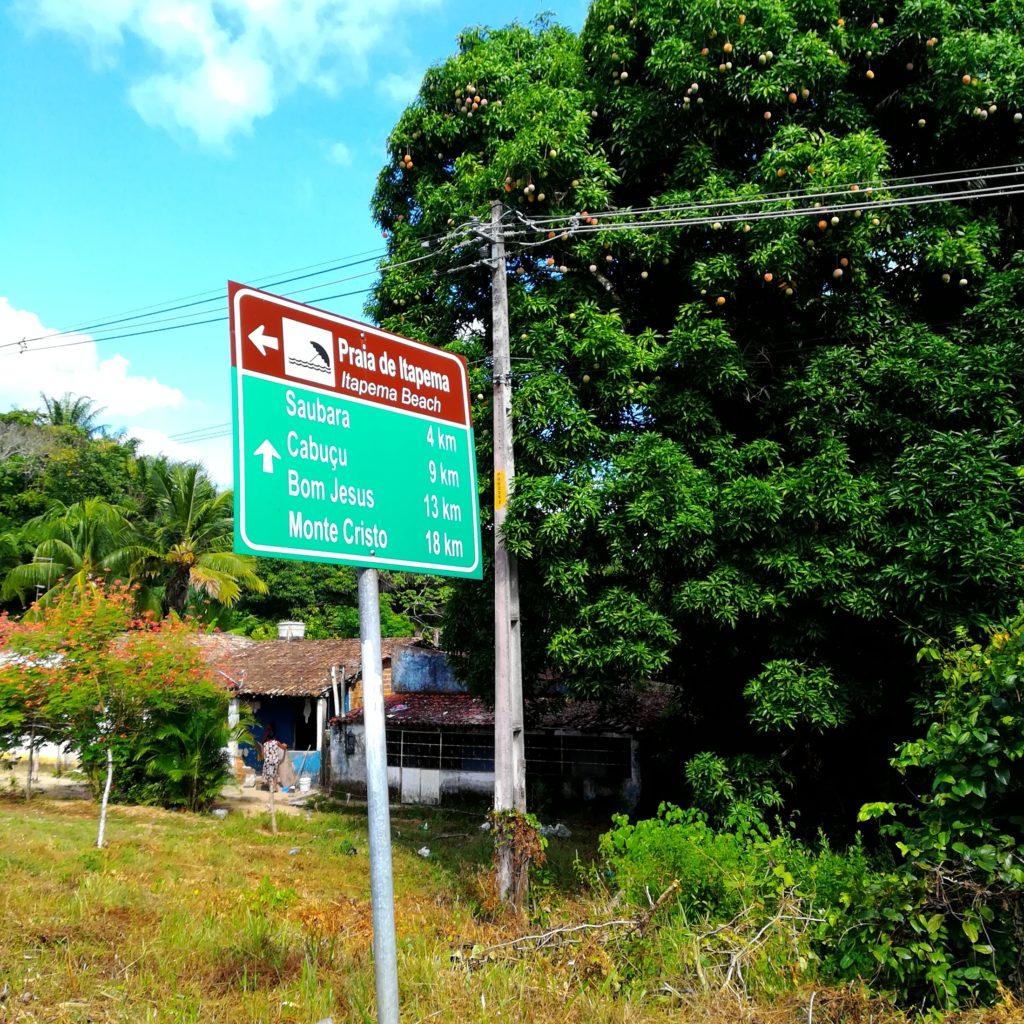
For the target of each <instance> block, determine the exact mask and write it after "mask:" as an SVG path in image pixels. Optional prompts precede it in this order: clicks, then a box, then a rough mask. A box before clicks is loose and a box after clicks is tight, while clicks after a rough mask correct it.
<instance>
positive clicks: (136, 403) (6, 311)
mask: <svg viewBox="0 0 1024 1024" xmlns="http://www.w3.org/2000/svg"><path fill="white" fill-rule="evenodd" d="M55 333H56V332H55V331H54V330H53V328H48V327H45V326H44V325H43V323H42V321H41V320H40V319H39V317H38V316H36V314H35V313H31V312H29V311H28V310H20V309H15V308H14V307H13V306H12V305H11V304H10V302H9V301H8V300H7V299H6V298H3V297H2V296H0V338H4V339H8V338H9V339H20V338H27V339H41V340H37V341H29V342H28V343H27V346H26V347H27V351H25V352H20V351H19V349H18V348H17V347H13V348H6V349H0V408H2V409H11V408H15V409H38V408H40V407H41V406H42V402H41V400H40V398H39V393H40V391H43V392H45V393H46V394H47V395H52V396H57V397H59V396H61V395H63V394H64V393H65V392H66V391H70V392H73V393H74V394H76V395H84V396H87V397H88V398H91V399H92V400H93V401H94V402H95V403H96V405H97V406H98V407H100V408H103V409H105V410H106V412H105V413H104V414H103V415H102V416H101V417H100V422H103V423H111V424H112V425H113V424H114V421H115V420H120V421H123V419H124V418H125V417H129V416H138V415H140V414H141V413H143V412H148V411H151V410H155V409H175V408H178V407H180V406H181V405H182V404H183V403H184V401H185V396H184V395H183V394H182V392H181V391H179V390H178V389H177V388H172V387H168V385H166V384H162V383H161V382H160V381H158V380H156V379H155V378H153V377H141V376H137V375H134V374H132V373H131V372H130V367H131V364H130V363H129V361H128V360H127V359H126V358H125V357H124V356H122V355H115V356H111V357H110V358H109V359H100V357H99V353H98V351H97V349H96V343H95V342H94V341H93V340H92V339H91V338H89V336H88V335H82V334H69V335H62V336H60V337H55V338H50V339H48V340H47V339H46V338H45V336H46V335H50V334H55ZM69 342H70V343H75V344H68V343H69ZM52 345H62V346H65V347H62V348H57V349H53V348H50V349H48V350H47V347H48V346H52Z"/></svg>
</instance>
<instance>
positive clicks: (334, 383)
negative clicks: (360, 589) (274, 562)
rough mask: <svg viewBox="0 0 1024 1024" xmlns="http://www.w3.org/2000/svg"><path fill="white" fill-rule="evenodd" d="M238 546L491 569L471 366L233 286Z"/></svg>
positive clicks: (470, 572) (476, 571)
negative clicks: (483, 539) (484, 543)
mask: <svg viewBox="0 0 1024 1024" xmlns="http://www.w3.org/2000/svg"><path fill="white" fill-rule="evenodd" d="M229 296H230V303H231V328H232V368H231V375H232V407H233V423H234V465H235V550H236V551H238V552H244V553H248V554H255V555H264V556H270V557H275V558H296V559H305V560H309V561H318V562H341V563H345V564H348V565H360V566H367V567H374V568H379V569H399V570H407V571H411V572H430V573H438V574H441V575H445V576H464V577H470V578H475V579H479V578H480V577H481V576H482V574H483V572H482V563H481V557H480V510H479V498H478V492H477V481H476V456H475V450H474V446H473V429H472V424H471V420H470V416H469V394H468V381H467V378H466V370H465V363H464V362H463V360H462V359H460V358H459V357H457V356H455V355H453V354H452V353H448V352H444V351H442V350H439V349H434V348H431V347H430V346H426V345H421V344H419V343H418V342H413V341H409V340H408V339H404V338H399V337H397V336H395V335H391V334H388V333H386V332H383V331H379V330H377V329H375V328H372V327H369V326H367V325H365V324H359V323H355V322H353V321H350V320H346V319H344V318H342V317H338V316H335V315H334V314H331V313H325V312H322V311H320V310H314V309H312V308H310V307H308V306H303V305H300V304H298V303H293V302H291V301H290V300H287V299H283V298H279V297H277V296H272V295H268V294H267V293H265V292H260V291H256V290H255V289H251V288H246V287H243V286H241V285H236V284H233V283H231V284H229Z"/></svg>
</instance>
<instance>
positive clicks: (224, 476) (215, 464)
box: [128, 427, 233, 490]
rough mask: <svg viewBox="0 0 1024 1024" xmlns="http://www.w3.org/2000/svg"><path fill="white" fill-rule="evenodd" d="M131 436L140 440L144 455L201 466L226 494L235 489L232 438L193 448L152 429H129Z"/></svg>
mask: <svg viewBox="0 0 1024 1024" xmlns="http://www.w3.org/2000/svg"><path fill="white" fill-rule="evenodd" d="M128 436H129V437H134V438H137V439H138V441H139V454H140V455H166V456H167V458H169V459H172V460H173V461H175V462H198V463H201V464H202V465H203V467H204V468H205V469H206V472H207V473H208V474H209V476H210V479H211V480H213V482H214V483H215V484H216V485H217V486H218V487H220V488H221V489H222V490H224V489H226V488H229V487H231V486H232V473H233V469H232V452H231V437H230V435H228V436H226V437H218V438H211V439H210V440H208V441H197V442H195V443H193V444H182V442H181V441H175V440H173V439H172V438H170V437H169V436H168V435H167V434H165V433H164V432H163V431H160V430H153V429H151V428H150V427H129V428H128Z"/></svg>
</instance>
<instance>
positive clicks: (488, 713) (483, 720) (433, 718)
mask: <svg viewBox="0 0 1024 1024" xmlns="http://www.w3.org/2000/svg"><path fill="white" fill-rule="evenodd" d="M384 717H385V718H386V720H387V724H388V725H389V726H399V725H409V726H415V725H422V726H430V727H435V728H439V727H441V726H444V727H446V728H448V727H451V728H459V727H472V726H487V727H489V728H494V712H493V711H492V710H491V709H490V708H489V707H488V706H487V705H486V704H485V703H484V702H483V701H482V700H481V699H480V698H479V697H473V696H472V695H470V694H468V693H393V694H389V695H388V696H387V697H385V698H384ZM362 720H363V709H362V708H361V707H359V708H355V709H353V710H352V711H350V712H349V713H348V714H347V715H343V716H342V717H341V718H340V719H338V721H340V722H342V723H344V724H346V725H356V724H358V723H360V722H362Z"/></svg>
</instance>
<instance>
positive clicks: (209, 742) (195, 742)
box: [122, 690, 253, 812]
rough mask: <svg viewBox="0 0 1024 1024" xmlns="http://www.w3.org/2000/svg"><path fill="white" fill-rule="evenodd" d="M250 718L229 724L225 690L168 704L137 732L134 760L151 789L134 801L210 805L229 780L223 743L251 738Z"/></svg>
mask: <svg viewBox="0 0 1024 1024" xmlns="http://www.w3.org/2000/svg"><path fill="white" fill-rule="evenodd" d="M252 724H253V721H251V720H249V719H246V720H244V721H239V723H238V725H237V726H236V727H234V728H233V729H232V728H229V726H228V695H227V693H225V692H224V691H223V690H206V691H198V692H197V693H196V694H195V695H194V696H192V697H191V698H190V699H189V701H188V702H187V704H185V705H184V706H180V707H175V708H172V709H170V710H169V711H168V712H166V714H165V717H164V719H163V721H159V722H154V723H153V725H152V728H151V729H148V730H146V731H145V732H143V733H142V734H140V735H138V736H137V737H136V742H135V748H136V749H135V750H134V751H133V752H132V756H133V760H134V761H135V762H136V764H137V765H138V766H139V767H142V768H143V769H144V772H145V781H146V783H147V784H148V785H149V786H152V787H155V792H154V793H153V795H152V797H151V798H150V799H146V800H137V801H136V800H133V801H132V802H139V803H157V804H159V805H160V806H162V807H180V808H183V809H184V810H187V811H195V812H199V811H206V810H209V808H210V806H211V805H212V804H213V802H214V800H216V799H217V797H218V796H219V795H220V792H221V790H222V789H223V788H224V786H225V785H226V784H227V783H228V782H229V781H230V780H231V769H230V765H229V764H228V760H227V757H226V756H225V748H226V747H227V745H228V743H229V742H230V741H231V740H234V741H236V742H238V741H241V740H244V739H250V738H251V734H250V732H249V729H250V727H251V726H252ZM139 782H140V785H141V784H142V780H141V779H140V780H139ZM128 796H129V794H127V793H125V794H123V797H122V798H127V797H128Z"/></svg>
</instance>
